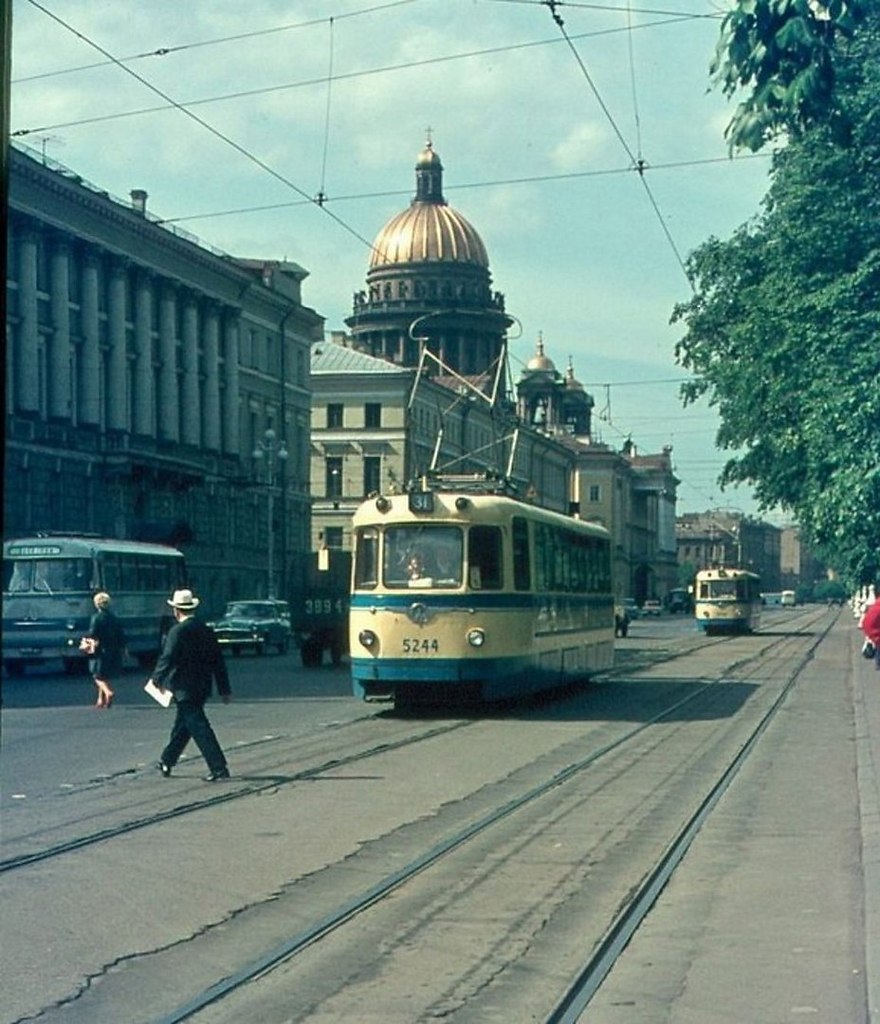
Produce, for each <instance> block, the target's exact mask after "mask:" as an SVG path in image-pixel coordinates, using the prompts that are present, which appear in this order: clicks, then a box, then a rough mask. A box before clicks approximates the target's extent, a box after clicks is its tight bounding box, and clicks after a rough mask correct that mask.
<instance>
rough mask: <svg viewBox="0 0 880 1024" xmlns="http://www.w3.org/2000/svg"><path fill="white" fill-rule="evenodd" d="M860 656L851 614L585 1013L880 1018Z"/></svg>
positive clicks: (869, 690) (873, 799) (638, 1018)
mask: <svg viewBox="0 0 880 1024" xmlns="http://www.w3.org/2000/svg"><path fill="white" fill-rule="evenodd" d="M826 621H827V620H826ZM860 649H861V634H860V633H859V630H858V627H857V625H856V623H855V622H854V620H853V619H852V616H851V615H850V614H849V613H848V610H844V611H843V612H841V614H840V616H839V617H838V619H837V620H836V622H835V624H834V626H833V627H832V629H831V631H830V632H829V634H828V635H827V637H825V639H824V640H823V641H822V643H820V645H819V646H818V648H817V649H816V651H815V654H814V657H813V658H812V659H811V661H810V662H809V663H808V664H807V666H806V667H805V669H804V672H803V673H802V675H801V676H800V678H799V680H798V682H797V684H796V686H795V688H794V689H793V691H792V692H791V693H790V695H789V696H788V698H787V699H786V701H785V703H784V705H783V706H782V708H781V709H780V713H779V714H778V715H777V716H776V718H775V719H774V722H773V723H772V724H771V726H770V728H769V729H768V730H767V731H766V732H765V733H764V735H763V737H762V738H761V741H760V742H759V744H758V746H757V747H756V749H755V751H754V752H753V754H752V755H751V757H750V758H749V760H748V761H747V762H746V764H745V765H744V766H743V768H742V770H741V771H740V773H739V775H738V776H737V778H736V781H735V783H734V785H733V787H732V788H731V790H730V791H729V792H728V793H727V794H725V796H724V797H723V798H722V800H721V801H720V802H719V804H718V806H717V807H716V808H715V810H714V811H713V813H712V815H711V817H710V819H709V821H708V822H707V823H706V825H705V827H704V829H703V830H702V832H701V833H700V835H699V836H698V837H697V839H696V840H695V841H694V844H693V846H692V847H691V849H690V850H689V851H688V854H687V856H686V857H685V860H684V861H683V862H682V864H681V865H679V868H678V869H677V870H676V872H675V874H674V875H673V877H672V878H671V879H670V882H669V884H668V885H667V887H666V889H665V890H664V892H663V893H662V894H661V895H660V897H659V899H658V900H657V903H656V905H655V906H654V908H653V909H652V911H651V913H650V914H649V915H648V917H647V918H646V919H645V921H644V923H643V925H642V928H641V929H640V930H639V932H638V934H637V935H636V936H635V937H634V939H633V941H632V942H631V943H630V945H629V947H628V948H627V949H626V950H625V951H624V954H623V956H622V957H621V959H620V960H619V961H618V963H617V964H616V965H615V967H614V968H613V970H612V971H611V973H610V974H609V976H608V978H607V980H606V984H605V986H603V988H602V990H601V991H600V992H599V993H597V995H596V997H595V998H594V1000H593V1002H592V1003H591V1004H590V1006H589V1007H588V1008H587V1011H586V1013H585V1014H584V1017H583V1018H582V1019H583V1020H584V1021H586V1022H589V1024H658V1022H663V1024H787V1022H789V1021H797V1022H799V1021H810V1022H811V1024H880V672H877V671H876V670H875V668H874V664H873V662H869V661H866V660H865V659H864V658H862V657H861V655H860Z"/></svg>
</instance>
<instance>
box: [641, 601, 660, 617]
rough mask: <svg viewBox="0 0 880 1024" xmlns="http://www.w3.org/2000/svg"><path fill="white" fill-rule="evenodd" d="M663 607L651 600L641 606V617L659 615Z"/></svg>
mask: <svg viewBox="0 0 880 1024" xmlns="http://www.w3.org/2000/svg"><path fill="white" fill-rule="evenodd" d="M662 611H663V605H662V604H661V603H660V602H659V601H655V600H654V599H653V598H651V599H650V600H648V601H645V603H644V604H643V605H642V615H660V613H661V612H662Z"/></svg>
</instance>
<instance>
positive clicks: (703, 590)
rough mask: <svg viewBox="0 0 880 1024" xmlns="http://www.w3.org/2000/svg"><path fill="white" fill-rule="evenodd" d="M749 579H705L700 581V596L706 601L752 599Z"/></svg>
mask: <svg viewBox="0 0 880 1024" xmlns="http://www.w3.org/2000/svg"><path fill="white" fill-rule="evenodd" d="M750 591H751V585H750V581H749V580H743V579H727V580H703V581H701V583H700V593H699V596H700V598H702V599H703V600H704V601H705V600H709V601H718V600H727V601H748V600H751V594H750Z"/></svg>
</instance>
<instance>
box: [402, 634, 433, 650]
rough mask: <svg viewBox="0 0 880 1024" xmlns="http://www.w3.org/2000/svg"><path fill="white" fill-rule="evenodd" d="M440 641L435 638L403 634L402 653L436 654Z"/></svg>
mask: <svg viewBox="0 0 880 1024" xmlns="http://www.w3.org/2000/svg"><path fill="white" fill-rule="evenodd" d="M439 652H440V642H439V641H438V640H437V639H436V637H435V638H428V637H425V638H420V637H410V636H405V637H404V638H403V653H404V654H438V653H439Z"/></svg>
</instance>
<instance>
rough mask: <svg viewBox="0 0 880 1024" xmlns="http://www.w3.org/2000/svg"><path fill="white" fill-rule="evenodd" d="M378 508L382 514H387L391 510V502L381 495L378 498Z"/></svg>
mask: <svg viewBox="0 0 880 1024" xmlns="http://www.w3.org/2000/svg"><path fill="white" fill-rule="evenodd" d="M376 508H377V509H378V510H379V511H380V512H387V511H388V509H389V508H391V502H390V501H389V500H388V499H387V498H386V497H385V496H384V495H380V496H379V497H378V498H376Z"/></svg>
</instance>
